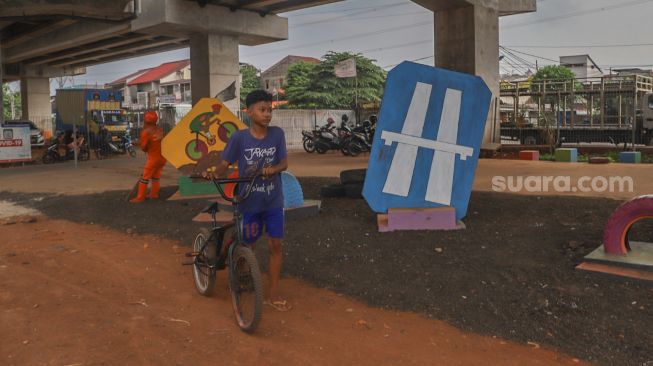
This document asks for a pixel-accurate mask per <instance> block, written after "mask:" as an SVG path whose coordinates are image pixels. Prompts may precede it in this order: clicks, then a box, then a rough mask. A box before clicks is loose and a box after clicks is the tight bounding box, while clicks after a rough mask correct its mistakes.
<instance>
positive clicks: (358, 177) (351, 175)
mask: <svg viewBox="0 0 653 366" xmlns="http://www.w3.org/2000/svg"><path fill="white" fill-rule="evenodd" d="M365 174H367V169H349V170H343V171H341V172H340V183H342V184H350V183H363V182H365Z"/></svg>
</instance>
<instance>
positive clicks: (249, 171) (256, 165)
mask: <svg viewBox="0 0 653 366" xmlns="http://www.w3.org/2000/svg"><path fill="white" fill-rule="evenodd" d="M276 152H277V148H276V146H271V147H268V148H259V147H255V148H250V149H245V153H244V157H245V161H246V164H247V166H246V167H245V171H244V172H245V175H244V176H246V177H249V176H252V175H254V174H256V173H257V172H260V171H261V170H262V169H263V168H267V167H271V166H272V165H273V162H274V158H275V154H276ZM274 189H275V185H274V181H273V180H264V181H259V180H257V181H256V182H255V183H254V186H253V187H252V192H259V193H266V194H267V195H268V196H269V195H270V193H271V192H273V191H274Z"/></svg>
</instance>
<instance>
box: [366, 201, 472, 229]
mask: <svg viewBox="0 0 653 366" xmlns="http://www.w3.org/2000/svg"><path fill="white" fill-rule="evenodd" d="M377 224H378V226H379V232H388V231H395V230H458V229H464V228H465V224H463V223H462V222H461V221H456V210H455V209H454V208H453V207H449V206H446V207H436V208H391V209H389V210H388V213H387V214H379V215H377Z"/></svg>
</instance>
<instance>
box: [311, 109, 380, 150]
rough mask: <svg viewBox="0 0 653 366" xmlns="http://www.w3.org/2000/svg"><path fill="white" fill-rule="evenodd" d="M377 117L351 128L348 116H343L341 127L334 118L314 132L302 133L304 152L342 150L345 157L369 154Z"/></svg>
mask: <svg viewBox="0 0 653 366" xmlns="http://www.w3.org/2000/svg"><path fill="white" fill-rule="evenodd" d="M376 121H377V118H376V116H374V115H372V116H370V118H369V120H366V121H364V122H363V123H362V124H360V125H357V126H355V127H353V128H352V127H350V126H349V125H348V124H347V122H349V118H348V117H347V115H344V114H343V115H342V119H341V122H340V127H336V124H335V121H334V120H333V118H329V119H327V123H326V125H324V126H321V127H319V128H317V129H315V130H313V131H306V130H304V131H302V140H303V141H302V142H303V146H304V150H306V152H308V153H313V152H317V153H318V154H324V153H326V152H327V151H329V150H340V151H341V152H342V153H343V154H344V155H349V156H358V155H360V154H361V153H366V152H369V151H370V150H371V148H372V139H373V138H374V131H375V128H376Z"/></svg>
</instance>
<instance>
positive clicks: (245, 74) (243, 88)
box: [240, 64, 261, 108]
mask: <svg viewBox="0 0 653 366" xmlns="http://www.w3.org/2000/svg"><path fill="white" fill-rule="evenodd" d="M240 74H241V75H242V83H241V85H240V106H241V108H244V107H245V98H246V97H247V94H249V93H250V92H252V91H254V90H256V89H261V78H260V76H259V73H258V69H256V67H254V66H253V65H249V64H247V65H243V66H241V67H240Z"/></svg>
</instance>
